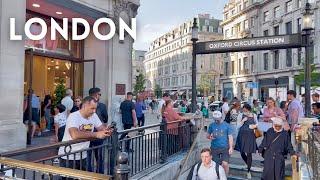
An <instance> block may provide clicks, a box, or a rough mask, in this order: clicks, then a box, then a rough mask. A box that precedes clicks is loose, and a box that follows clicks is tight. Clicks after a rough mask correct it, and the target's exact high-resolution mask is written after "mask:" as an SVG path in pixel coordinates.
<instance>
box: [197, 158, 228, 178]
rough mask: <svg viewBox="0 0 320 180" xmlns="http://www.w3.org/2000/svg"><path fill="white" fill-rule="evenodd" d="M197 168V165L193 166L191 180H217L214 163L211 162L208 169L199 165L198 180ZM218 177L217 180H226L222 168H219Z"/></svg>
mask: <svg viewBox="0 0 320 180" xmlns="http://www.w3.org/2000/svg"><path fill="white" fill-rule="evenodd" d="M197 166H198V164H197V165H195V167H194V169H193V176H192V180H217V179H218V176H217V173H216V163H215V162H214V161H212V160H211V164H210V167H209V168H207V167H205V166H204V164H203V163H202V164H201V166H200V168H199V171H198V178H197V176H196V174H197V169H198V167H197ZM219 177H220V179H219V180H227V176H226V173H225V172H224V169H223V167H222V166H219Z"/></svg>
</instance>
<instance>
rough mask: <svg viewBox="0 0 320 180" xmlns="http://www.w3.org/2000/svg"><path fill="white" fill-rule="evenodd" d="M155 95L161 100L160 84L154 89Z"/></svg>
mask: <svg viewBox="0 0 320 180" xmlns="http://www.w3.org/2000/svg"><path fill="white" fill-rule="evenodd" d="M154 94H155V96H156V97H157V98H161V96H162V89H161V87H160V86H159V84H156V85H155V87H154Z"/></svg>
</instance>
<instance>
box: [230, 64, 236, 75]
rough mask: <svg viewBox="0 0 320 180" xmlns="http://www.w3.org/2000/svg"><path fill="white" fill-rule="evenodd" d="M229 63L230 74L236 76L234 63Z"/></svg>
mask: <svg viewBox="0 0 320 180" xmlns="http://www.w3.org/2000/svg"><path fill="white" fill-rule="evenodd" d="M231 63H232V64H231V72H232V75H235V74H236V72H235V65H236V62H235V61H232V62H231Z"/></svg>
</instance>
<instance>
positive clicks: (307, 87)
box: [304, 30, 311, 117]
mask: <svg viewBox="0 0 320 180" xmlns="http://www.w3.org/2000/svg"><path fill="white" fill-rule="evenodd" d="M310 35H311V30H306V31H305V36H304V37H305V42H306V46H305V54H306V55H305V58H306V62H305V68H304V74H305V77H304V78H305V79H304V82H305V116H306V117H310V115H311V99H310V89H311V83H310V81H311V64H310V50H311V41H310Z"/></svg>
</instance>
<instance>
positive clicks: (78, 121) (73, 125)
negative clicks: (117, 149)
mask: <svg viewBox="0 0 320 180" xmlns="http://www.w3.org/2000/svg"><path fill="white" fill-rule="evenodd" d="M96 109H97V102H96V100H95V99H94V98H93V97H90V96H88V97H86V98H84V99H83V100H82V106H81V109H80V110H79V111H76V112H74V113H71V114H70V115H69V117H68V119H67V124H66V128H65V132H64V136H63V139H62V141H70V140H76V139H88V138H98V139H104V138H106V137H108V136H111V134H112V131H113V129H111V128H110V127H106V126H105V125H103V124H102V123H101V121H100V119H99V117H98V116H97V114H96V113H95V112H96ZM94 128H96V129H97V130H98V132H93V130H94ZM89 145H90V141H86V142H82V143H77V144H72V145H71V153H72V152H75V151H81V150H84V149H87V148H89ZM65 151H66V152H67V153H68V152H69V151H70V148H69V147H66V148H65V147H60V148H59V155H64V154H66V152H65ZM86 157H87V153H86V151H83V152H82V153H76V154H75V155H74V154H72V155H69V157H67V156H63V157H62V159H61V162H60V163H61V164H60V166H62V167H67V166H66V165H67V164H68V167H69V168H72V167H73V165H74V164H73V163H76V164H75V168H76V169H84V168H85V167H86V166H85V164H86ZM67 159H68V160H72V161H69V163H66V162H67ZM73 160H75V161H73ZM80 161H82V162H81V163H80ZM80 166H82V167H80Z"/></svg>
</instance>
